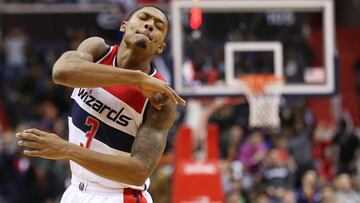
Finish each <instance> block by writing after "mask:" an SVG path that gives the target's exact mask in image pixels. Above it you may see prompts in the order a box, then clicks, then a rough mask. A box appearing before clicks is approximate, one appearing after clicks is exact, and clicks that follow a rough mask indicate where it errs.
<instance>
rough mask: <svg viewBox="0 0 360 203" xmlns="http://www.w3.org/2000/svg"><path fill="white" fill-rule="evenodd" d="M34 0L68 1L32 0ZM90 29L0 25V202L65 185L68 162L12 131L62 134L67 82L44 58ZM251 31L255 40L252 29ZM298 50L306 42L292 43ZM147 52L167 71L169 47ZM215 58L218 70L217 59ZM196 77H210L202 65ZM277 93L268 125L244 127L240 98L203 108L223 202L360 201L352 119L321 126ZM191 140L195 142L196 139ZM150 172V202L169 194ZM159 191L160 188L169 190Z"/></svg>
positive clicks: (48, 197)
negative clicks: (55, 35)
mask: <svg viewBox="0 0 360 203" xmlns="http://www.w3.org/2000/svg"><path fill="white" fill-rule="evenodd" d="M39 1H41V2H77V1H75V0H59V1H42V0H38V1H36V2H39ZM5 2H15V1H12V0H5ZM29 2H34V1H29ZM92 2H96V1H95V0H93V1H92ZM254 29H255V28H254ZM243 30H245V27H239V28H237V30H234V33H239V32H240V33H241V32H242V31H243ZM264 32H266V31H260V32H259V33H264ZM294 32H297V31H296V30H295V31H294ZM94 34H97V33H89V32H87V31H86V30H85V29H80V28H76V29H68V30H66V31H64V35H63V38H59V39H55V40H54V39H36V38H32V37H31V36H30V35H29V34H28V33H27V30H24V29H23V28H22V27H12V28H9V29H7V30H4V35H3V38H2V39H1V41H0V203H17V202H28V203H42V202H44V203H52V202H58V201H59V198H60V197H61V195H62V193H63V191H64V190H65V188H66V187H67V186H68V185H69V184H70V171H69V166H68V161H48V160H44V159H35V158H32V159H29V158H27V157H24V156H23V154H22V151H21V149H19V148H18V146H17V140H16V138H15V137H14V135H15V133H16V132H19V131H22V130H23V129H26V128H32V127H35V128H39V129H42V130H46V131H49V132H54V133H56V134H58V135H60V136H62V137H63V138H64V139H67V116H68V109H69V102H70V99H69V96H70V93H71V89H68V88H64V87H62V86H58V85H54V83H53V82H52V80H51V70H52V65H53V63H54V61H55V60H56V59H57V58H58V57H59V56H60V54H61V53H63V52H64V51H66V50H73V49H76V47H77V46H78V45H79V43H80V42H81V41H82V40H84V39H85V38H87V37H89V36H91V35H94ZM234 36H237V37H239V36H241V35H236V34H233V35H231V34H229V39H230V38H231V39H233V37H234ZM257 37H258V38H260V39H261V36H257ZM295 38H296V37H295ZM296 40H299V41H297V43H296V44H295V45H294V47H297V46H300V45H301V44H302V41H303V40H304V39H303V38H300V39H299V38H296ZM106 41H107V42H108V43H109V44H111V43H113V42H114V41H112V40H110V39H106ZM289 41H290V44H291V40H289ZM191 42H193V41H191ZM196 43H199V44H201V42H200V41H197V42H195V43H194V44H193V45H194V46H195V45H196ZM212 48H213V49H209V48H206V49H205V48H204V49H203V50H216V47H212ZM305 49H306V50H307V49H308V47H305V48H300V49H299V50H305ZM308 52H310V51H308ZM308 52H305V53H308ZM188 53H189V57H190V56H191V57H195V54H200V53H202V52H196V51H193V52H190V51H189V52H188ZM215 53H216V52H215ZM192 54H194V55H192ZM221 55H222V54H221V53H220V52H218V53H217V55H209V56H206V57H203V56H198V55H196V58H200V59H202V60H203V61H199V62H197V64H199V67H205V68H204V70H207V69H206V67H209V66H207V65H209V63H207V61H206V60H211V61H213V60H214V59H217V58H221ZM287 57H289V60H288V63H287V65H286V67H289V69H291V68H292V69H291V70H293V69H294V67H293V66H294V63H295V62H294V63H292V62H291V61H296V60H297V59H294V60H290V59H291V57H293V58H301V60H302V62H301V63H308V61H309V59H308V58H306V57H307V56H299V55H298V51H297V52H296V53H293V54H291V52H290V53H289V56H287ZM304 57H305V59H304ZM155 60H156V61H155V63H157V64H158V67H159V69H162V71H161V72H163V73H164V75H168V76H167V77H168V78H169V77H170V76H169V75H170V72H171V69H170V70H168V69H166V68H165V67H166V66H168V67H171V66H172V65H171V61H172V59H171V55H170V54H169V52H166V53H165V54H164V55H163V56H162V57H158V58H156V59H155ZM289 61H290V62H291V63H290V62H289ZM215 63H216V64H220V63H221V62H220V61H215V62H214V64H215ZM301 63H299V64H301ZM295 64H297V63H295ZM299 64H297V65H295V66H296V67H298V68H299V67H300V68H299V69H302V67H305V65H299ZM252 65H253V64H252ZM211 67H213V65H211ZM216 67H217V68H219V69H221V65H216ZM249 68H250V69H251V64H250V65H249ZM201 69H202V68H201ZM265 69H266V68H265ZM291 70H288V71H290V73H292V74H294V76H296V75H297V72H296V71H295V72H291ZM296 70H298V69H296ZM210 76H211V75H210ZM290 76H291V74H290V75H289V77H290ZM199 77H202V76H201V75H200V76H199ZM204 77H205V78H207V79H208V80H211V77H209V74H207V73H206V76H204ZM169 80H170V79H169ZM296 80H297V79H296V78H294V81H296ZM285 99H286V101H287V102H285V103H284V104H282V106H281V112H280V118H281V127H280V128H279V129H278V130H276V131H270V130H264V129H252V128H250V127H249V126H248V114H249V106H248V105H246V104H243V103H241V104H236V105H231V106H226V105H222V104H221V103H220V104H219V103H216V105H215V106H216V107H215V108H212V109H211V111H210V113H209V115H208V118H207V119H208V121H209V122H211V123H216V124H217V125H218V126H219V127H220V136H219V140H220V145H219V148H220V152H221V153H220V157H219V165H220V167H221V171H222V183H223V188H224V192H225V195H226V202H227V203H295V202H296V203H360V142H359V135H358V134H356V132H355V128H354V127H353V126H352V124H351V119H349V118H348V117H346V116H344V117H343V118H342V119H340V120H339V121H337V122H338V123H337V124H336V125H335V126H330V125H327V124H324V123H321V122H318V121H316V120H315V119H314V118H313V116H312V113H311V112H310V110H309V109H308V108H307V105H306V100H305V99H302V98H285ZM202 100H206V99H202ZM193 101H194V102H199V101H197V100H193ZM201 102H203V101H201ZM206 102H207V105H209V103H210V104H211V103H212V102H213V101H212V100H211V99H209V100H207V101H206ZM210 106H211V105H210ZM178 111H179V117H178V120H177V122H176V125H175V127H174V128H173V129H172V130H171V131H170V135H169V141H168V145H167V150H166V153H165V156H164V157H167V156H169V155H171V153H172V150H171V148H172V144H173V140H174V136H175V134H176V129H177V126H179V125H180V124H181V123H183V122H185V121H186V109H181V108H180V109H179V110H178ZM195 139H197V138H195ZM200 142H201V138H199V140H198V142H196V143H197V144H198V145H199V143H200ZM194 148H195V151H196V149H197V146H195V147H194ZM169 163H170V164H169ZM169 167H170V168H171V160H170V162H168V163H165V164H164V165H161V170H163V169H164V168H167V171H168V172H167V173H166V175H165V176H166V177H165V179H167V180H169V179H171V175H172V174H171V170H168V168H169ZM154 174H155V175H154V177H153V179H154V181H153V182H152V185H151V188H150V190H151V193H152V194H153V196H154V202H156V203H162V202H164V203H165V202H170V200H169V198H168V195H169V189H168V188H170V187H171V181H166V182H165V184H164V182H163V181H158V180H159V179H162V178H164V177H159V176H162V175H163V173H158V170H157V171H155V173H154ZM162 191H167V192H168V195H165V194H164V193H162ZM20 194H21V195H20Z"/></svg>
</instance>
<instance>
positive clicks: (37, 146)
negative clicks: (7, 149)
mask: <svg viewBox="0 0 360 203" xmlns="http://www.w3.org/2000/svg"><path fill="white" fill-rule="evenodd" d="M18 145H19V146H22V147H29V148H32V149H41V148H42V146H41V145H40V144H39V143H37V142H32V141H25V140H19V141H18Z"/></svg>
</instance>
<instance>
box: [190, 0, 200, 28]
mask: <svg viewBox="0 0 360 203" xmlns="http://www.w3.org/2000/svg"><path fill="white" fill-rule="evenodd" d="M198 1H199V0H193V2H198ZM201 24H202V11H201V8H195V7H193V8H191V9H190V27H191V29H193V30H196V29H198V28H199V27H200V26H201Z"/></svg>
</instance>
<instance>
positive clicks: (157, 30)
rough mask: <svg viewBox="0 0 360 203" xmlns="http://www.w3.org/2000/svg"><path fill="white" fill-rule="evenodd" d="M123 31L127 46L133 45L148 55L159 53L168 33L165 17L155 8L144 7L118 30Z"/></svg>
mask: <svg viewBox="0 0 360 203" xmlns="http://www.w3.org/2000/svg"><path fill="white" fill-rule="evenodd" d="M120 30H121V31H124V32H125V34H124V40H125V42H126V43H127V44H131V45H135V46H137V47H140V48H142V49H143V50H146V51H147V52H148V53H151V54H154V53H159V54H160V53H161V52H162V51H163V50H164V49H165V47H166V44H165V42H164V39H165V37H166V34H167V32H168V22H167V18H166V16H165V15H164V14H163V13H162V12H161V11H159V10H158V9H156V8H153V7H144V8H142V9H140V10H138V11H136V12H135V13H134V14H133V15H132V17H131V18H130V19H129V21H128V22H125V21H124V22H123V23H122V25H121V28H120Z"/></svg>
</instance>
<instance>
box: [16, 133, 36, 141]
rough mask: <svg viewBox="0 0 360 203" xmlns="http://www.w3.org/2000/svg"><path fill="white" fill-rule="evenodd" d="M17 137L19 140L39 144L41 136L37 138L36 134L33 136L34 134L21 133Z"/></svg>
mask: <svg viewBox="0 0 360 203" xmlns="http://www.w3.org/2000/svg"><path fill="white" fill-rule="evenodd" d="M16 137H17V138H19V139H23V140H30V141H34V142H39V141H40V138H39V136H37V135H35V134H32V133H24V132H21V133H17V134H16Z"/></svg>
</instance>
